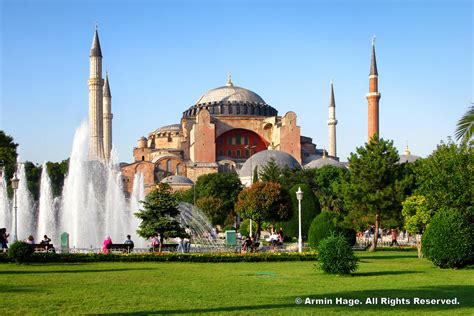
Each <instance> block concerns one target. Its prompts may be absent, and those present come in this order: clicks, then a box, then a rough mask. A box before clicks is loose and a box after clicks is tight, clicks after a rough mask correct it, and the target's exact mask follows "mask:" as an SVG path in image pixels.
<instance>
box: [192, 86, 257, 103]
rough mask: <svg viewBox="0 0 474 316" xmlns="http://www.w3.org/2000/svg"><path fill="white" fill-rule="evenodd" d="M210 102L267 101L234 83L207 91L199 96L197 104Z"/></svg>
mask: <svg viewBox="0 0 474 316" xmlns="http://www.w3.org/2000/svg"><path fill="white" fill-rule="evenodd" d="M210 102H211V103H214V102H249V103H260V104H265V101H263V99H262V98H261V97H260V96H259V95H258V94H256V93H255V92H253V91H250V90H247V89H245V88H241V87H236V86H234V85H232V84H231V85H229V84H228V85H226V86H223V87H219V88H216V89H213V90H211V91H208V92H206V93H205V94H204V95H203V96H202V97H200V98H199V100H198V101H197V102H196V105H197V104H205V103H210Z"/></svg>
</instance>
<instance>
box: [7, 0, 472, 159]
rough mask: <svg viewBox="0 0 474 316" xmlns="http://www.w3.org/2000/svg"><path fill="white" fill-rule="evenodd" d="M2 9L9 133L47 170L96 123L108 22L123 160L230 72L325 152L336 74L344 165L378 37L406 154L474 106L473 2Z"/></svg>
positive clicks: (385, 85)
mask: <svg viewBox="0 0 474 316" xmlns="http://www.w3.org/2000/svg"><path fill="white" fill-rule="evenodd" d="M0 10H1V50H0V52H1V55H0V61H1V64H0V67H1V68H0V75H1V77H0V78H1V82H0V93H1V96H0V100H1V103H0V129H2V130H4V131H6V133H8V134H10V135H12V136H13V137H14V139H15V141H16V142H18V143H19V144H20V153H21V156H22V160H30V161H34V162H37V163H42V162H43V161H46V160H50V161H59V160H62V159H65V158H67V157H68V156H69V154H70V151H71V145H72V139H73V136H74V132H75V129H76V128H77V127H78V126H79V125H80V122H81V121H83V120H86V119H87V115H88V113H87V112H88V87H87V79H88V75H89V73H88V72H89V69H88V67H89V50H90V46H91V43H92V36H93V31H94V24H95V23H96V22H97V23H98V24H99V34H100V40H101V46H102V54H103V56H104V59H103V64H104V72H105V67H107V68H108V69H109V78H110V87H111V91H112V96H113V99H112V112H113V114H114V121H113V124H114V125H113V137H114V146H115V147H116V149H117V151H118V153H119V156H120V160H121V161H128V162H130V161H131V156H132V148H133V147H134V146H135V145H136V140H137V139H138V138H139V137H140V136H142V135H147V134H148V133H149V132H150V131H152V130H154V129H156V128H158V127H160V126H164V125H168V124H173V123H179V121H180V118H181V115H182V112H183V111H185V110H186V109H187V108H188V107H190V106H191V105H193V104H194V103H195V102H196V101H197V99H198V98H199V97H200V96H201V95H202V94H203V93H205V92H206V91H208V90H211V89H213V88H216V87H218V86H222V85H224V84H225V82H226V77H227V74H228V73H229V72H231V73H232V77H233V81H234V84H235V85H237V86H241V87H245V88H247V89H250V90H253V91H255V92H256V93H258V94H259V95H260V96H261V97H262V98H263V99H264V100H265V101H266V102H267V103H268V104H270V105H272V106H273V107H275V108H276V109H277V110H278V111H279V114H280V115H283V114H284V113H286V112H287V111H294V112H296V113H297V115H298V125H300V126H301V131H302V135H305V136H309V137H312V138H313V141H314V142H315V143H316V144H317V146H318V147H319V148H322V147H325V146H327V125H326V121H327V116H328V108H327V106H328V101H329V82H330V80H331V79H334V89H335V97H336V112H337V119H338V121H339V123H338V126H337V138H338V139H337V146H338V154H339V156H340V157H341V159H342V160H344V161H345V160H346V159H347V157H348V155H349V154H350V152H353V151H355V148H356V147H357V146H361V145H363V144H364V143H365V142H366V138H367V101H366V98H365V94H366V93H367V92H368V73H369V67H370V49H371V46H370V45H371V38H372V35H373V34H375V35H376V36H377V39H376V51H377V63H378V70H379V90H380V92H381V93H382V98H381V100H380V132H381V135H382V137H383V138H386V139H392V140H394V142H395V145H396V146H397V148H398V149H399V150H400V151H403V149H404V147H405V145H406V143H407V142H408V144H409V146H410V149H411V151H412V153H413V154H415V155H420V156H427V155H429V154H430V153H431V152H432V151H433V150H434V149H435V148H436V145H437V144H438V143H439V142H440V141H441V140H446V139H447V137H448V136H452V135H453V132H454V129H455V125H456V122H457V120H458V119H459V117H460V116H461V115H462V114H463V113H464V112H465V111H466V110H467V109H468V106H469V104H470V102H473V91H474V88H473V80H472V79H473V77H472V74H473V63H472V61H473V49H472V43H473V37H472V34H473V5H472V2H471V1H349V0H347V1H290V0H287V1H139V0H138V1H132V0H127V1H125V0H122V1H120V0H119V1H92V0H89V1H59V0H57V1H52V0H50V1H43V0H34V1H24V0H17V1H7V0H1V7H0ZM104 75H105V73H104Z"/></svg>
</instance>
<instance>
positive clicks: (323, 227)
mask: <svg viewBox="0 0 474 316" xmlns="http://www.w3.org/2000/svg"><path fill="white" fill-rule="evenodd" d="M342 225H343V223H338V221H337V214H335V213H332V212H324V211H323V212H321V214H319V215H318V216H316V217H315V218H314V220H313V221H312V223H311V226H310V227H309V233H308V243H309V245H310V246H311V247H317V246H318V244H319V242H320V241H321V240H323V239H325V238H327V237H329V236H331V234H333V233H334V234H342V235H343V236H344V237H345V238H346V240H347V242H348V243H349V245H351V246H354V245H355V243H356V239H357V238H356V231H355V230H354V229H353V228H347V227H344V226H342Z"/></svg>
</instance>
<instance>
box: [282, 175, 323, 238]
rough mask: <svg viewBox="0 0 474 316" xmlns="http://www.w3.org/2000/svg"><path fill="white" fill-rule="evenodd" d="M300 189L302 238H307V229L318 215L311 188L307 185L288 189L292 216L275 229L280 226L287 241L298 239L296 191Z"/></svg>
mask: <svg viewBox="0 0 474 316" xmlns="http://www.w3.org/2000/svg"><path fill="white" fill-rule="evenodd" d="M299 187H301V191H303V200H301V234H302V235H303V238H305V239H306V238H307V237H308V231H309V227H310V225H311V222H312V220H313V219H314V217H315V216H316V215H318V214H319V213H320V207H319V202H318V200H317V199H316V197H315V196H314V193H313V191H312V190H311V187H310V186H309V185H307V184H297V185H294V186H293V187H292V188H291V189H290V197H291V207H292V209H293V215H292V216H291V218H290V219H289V220H288V221H285V222H280V223H278V224H277V225H276V226H277V229H278V228H279V227H280V226H281V227H283V231H284V232H285V236H284V237H286V238H288V239H291V238H293V237H298V199H297V198H296V191H298V188H299Z"/></svg>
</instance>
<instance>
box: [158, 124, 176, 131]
mask: <svg viewBox="0 0 474 316" xmlns="http://www.w3.org/2000/svg"><path fill="white" fill-rule="evenodd" d="M180 129H181V125H180V124H171V125H166V126H162V127H159V128H157V129H156V130H155V131H154V133H159V132H178V131H179V130H180Z"/></svg>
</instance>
